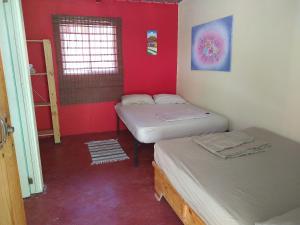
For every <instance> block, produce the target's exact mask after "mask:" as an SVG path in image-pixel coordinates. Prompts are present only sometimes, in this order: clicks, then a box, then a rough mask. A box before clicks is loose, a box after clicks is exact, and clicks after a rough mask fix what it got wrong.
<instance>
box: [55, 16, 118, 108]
mask: <svg viewBox="0 0 300 225" xmlns="http://www.w3.org/2000/svg"><path fill="white" fill-rule="evenodd" d="M53 25H54V34H55V42H56V54H57V62H58V74H59V82H60V85H59V86H60V100H61V103H62V104H75V103H87V102H99V101H110V100H115V99H118V98H119V97H120V96H121V94H122V91H123V68H122V51H121V50H122V48H121V20H120V19H119V18H103V17H82V16H61V15H55V16H53Z"/></svg>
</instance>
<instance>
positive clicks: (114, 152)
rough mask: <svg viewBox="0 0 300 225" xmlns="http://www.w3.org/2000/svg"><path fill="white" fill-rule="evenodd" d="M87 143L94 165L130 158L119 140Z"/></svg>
mask: <svg viewBox="0 0 300 225" xmlns="http://www.w3.org/2000/svg"><path fill="white" fill-rule="evenodd" d="M86 144H87V145H88V148H89V151H90V154H91V157H92V165H97V164H103V163H110V162H117V161H123V160H126V159H129V157H128V156H127V155H126V153H125V152H124V150H123V149H122V147H121V145H120V143H119V142H118V140H115V139H110V140H103V141H90V142H87V143H86Z"/></svg>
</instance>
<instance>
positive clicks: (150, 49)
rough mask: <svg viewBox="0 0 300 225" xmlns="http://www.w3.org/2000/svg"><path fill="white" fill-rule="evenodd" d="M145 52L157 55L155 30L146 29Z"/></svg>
mask: <svg viewBox="0 0 300 225" xmlns="http://www.w3.org/2000/svg"><path fill="white" fill-rule="evenodd" d="M147 53H148V55H157V31H156V30H148V31H147Z"/></svg>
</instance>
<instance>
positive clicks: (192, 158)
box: [154, 128, 300, 225]
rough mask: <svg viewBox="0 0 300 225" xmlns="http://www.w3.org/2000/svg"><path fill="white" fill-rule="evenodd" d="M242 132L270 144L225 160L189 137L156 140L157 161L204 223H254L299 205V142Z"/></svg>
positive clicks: (260, 132) (253, 130) (251, 130)
mask: <svg viewBox="0 0 300 225" xmlns="http://www.w3.org/2000/svg"><path fill="white" fill-rule="evenodd" d="M245 131H246V132H247V133H248V134H250V135H252V136H254V137H256V138H261V139H263V140H265V141H267V142H269V143H271V145H272V148H271V149H269V150H268V151H267V152H263V153H259V154H255V155H250V156H246V157H240V158H235V159H227V160H224V159H220V158H218V157H217V156H214V155H212V154H211V153H209V152H207V151H206V150H204V149H203V148H201V147H200V146H199V145H197V144H195V143H194V142H193V141H192V140H191V138H180V139H174V140H165V141H161V142H158V143H156V144H155V153H154V158H155V161H156V163H157V164H158V166H159V167H160V168H161V169H162V170H163V171H164V172H165V174H166V175H167V177H168V178H169V180H170V182H171V183H172V185H173V186H174V187H175V189H176V190H177V191H178V193H180V195H181V196H182V197H183V198H184V199H185V201H186V202H188V204H189V205H190V206H191V207H192V208H193V210H194V211H195V212H196V213H197V214H198V215H199V216H200V217H201V218H203V219H204V221H205V222H206V224H207V225H254V224H255V222H259V221H265V220H267V219H269V218H272V217H274V216H277V215H281V214H283V213H286V212H288V211H290V210H292V209H294V208H297V207H299V206H300V144H298V143H295V142H293V141H290V140H288V139H286V138H283V137H281V136H278V135H275V134H273V133H271V132H268V131H265V130H262V129H258V128H249V129H246V130H245Z"/></svg>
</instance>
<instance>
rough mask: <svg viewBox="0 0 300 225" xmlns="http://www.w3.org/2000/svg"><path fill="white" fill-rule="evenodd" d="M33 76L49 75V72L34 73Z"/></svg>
mask: <svg viewBox="0 0 300 225" xmlns="http://www.w3.org/2000/svg"><path fill="white" fill-rule="evenodd" d="M30 75H31V76H47V73H32V74H30Z"/></svg>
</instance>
